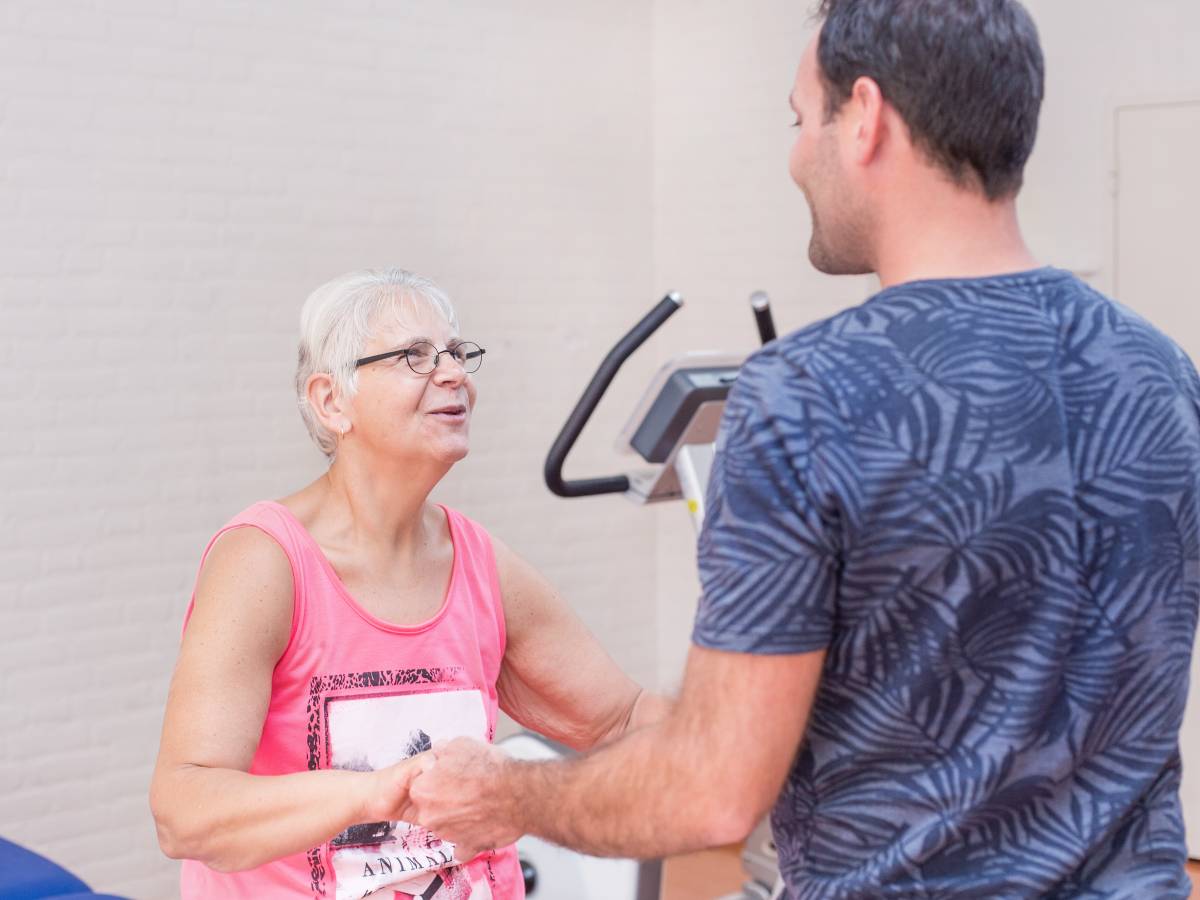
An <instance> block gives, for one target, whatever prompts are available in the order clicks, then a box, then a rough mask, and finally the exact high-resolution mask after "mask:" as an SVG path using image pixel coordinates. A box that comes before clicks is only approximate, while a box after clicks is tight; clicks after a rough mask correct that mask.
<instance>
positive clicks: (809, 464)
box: [695, 270, 1200, 898]
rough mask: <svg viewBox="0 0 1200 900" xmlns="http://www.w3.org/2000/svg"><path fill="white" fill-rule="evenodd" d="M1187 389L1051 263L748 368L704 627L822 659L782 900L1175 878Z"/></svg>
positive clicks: (784, 849)
mask: <svg viewBox="0 0 1200 900" xmlns="http://www.w3.org/2000/svg"><path fill="white" fill-rule="evenodd" d="M1198 408H1200V379H1198V378H1197V375H1196V372H1195V370H1194V368H1193V367H1192V366H1191V364H1190V362H1189V361H1188V360H1187V359H1186V357H1185V356H1184V355H1183V354H1182V353H1181V352H1180V351H1179V350H1178V349H1177V348H1176V347H1175V346H1174V345H1173V344H1172V343H1171V342H1170V341H1169V340H1167V339H1166V338H1165V337H1163V336H1162V335H1161V334H1160V333H1158V332H1157V331H1156V330H1155V329H1154V328H1152V327H1151V326H1150V325H1148V324H1147V323H1146V322H1144V321H1143V320H1141V319H1140V318H1138V317H1137V316H1136V315H1134V314H1133V313H1131V312H1129V311H1128V310H1126V309H1124V308H1122V307H1121V306H1119V305H1118V304H1116V303H1113V302H1112V301H1110V300H1108V299H1106V298H1104V297H1103V296H1101V295H1099V294H1097V293H1095V292H1094V291H1092V290H1090V289H1088V288H1087V287H1085V286H1084V285H1082V284H1081V283H1080V282H1079V281H1078V280H1076V279H1075V278H1073V277H1072V276H1070V275H1068V274H1067V273H1063V272H1058V271H1055V270H1039V271H1038V272H1034V273H1026V274H1023V275H1017V276H1006V277H1000V278H995V279H986V280H979V281H944V282H936V281H935V282H919V283H914V284H911V285H904V286H900V287H897V288H893V289H890V290H887V291H884V292H882V293H881V294H878V295H876V296H875V297H873V298H872V299H871V300H869V301H867V302H866V303H864V304H863V305H861V306H859V307H857V308H855V309H853V310H849V311H847V312H845V313H842V314H840V315H838V316H835V317H833V318H832V319H829V320H826V321H824V322H820V323H817V324H816V325H813V326H811V327H809V328H806V329H804V330H802V331H800V332H797V333H795V334H792V335H789V336H787V337H785V338H783V339H781V340H778V341H776V342H774V343H773V344H771V345H769V346H768V347H767V348H765V349H764V350H763V351H761V352H760V353H759V354H756V356H755V357H754V358H753V359H752V360H751V361H750V362H749V363H747V365H746V366H745V368H744V369H743V372H742V375H741V377H740V378H739V380H738V384H737V386H736V388H735V390H734V392H733V395H732V396H731V398H730V400H729V403H728V405H727V408H726V418H725V421H724V423H723V425H722V434H721V437H720V439H719V443H718V450H719V452H718V454H717V458H716V462H715V465H714V471H713V478H712V483H711V485H710V493H709V499H708V517H707V520H706V523H705V528H704V531H703V533H702V535H701V540H700V563H701V579H702V583H703V586H704V596H703V598H702V600H701V607H700V610H699V612H698V614H697V623H696V630H695V640H696V641H697V642H698V643H700V644H702V645H705V646H710V647H716V648H721V649H727V650H735V651H744V652H755V653H799V652H806V651H809V650H814V649H819V648H826V649H827V655H826V661H825V672H824V675H823V679H822V683H821V686H820V689H819V692H818V696H817V699H816V704H815V707H814V709H813V711H812V714H811V717H810V720H809V725H808V731H807V736H806V740H805V743H804V745H803V746H802V747H801V749H800V752H799V754H798V756H797V758H796V762H795V765H794V768H793V771H792V773H791V775H790V777H789V779H788V782H787V785H786V786H785V788H784V791H783V793H782V794H781V796H780V799H779V802H778V804H777V806H776V809H775V812H774V815H773V824H774V827H775V831H776V841H777V844H778V846H779V848H780V855H781V868H782V869H783V871H784V873H785V875H786V877H787V880H788V883H789V887H790V890H791V896H793V897H797V898H880V897H906V898H909V897H929V898H966V897H987V898H1001V897H1004V898H1007V897H1042V896H1045V897H1064V898H1065V897H1097V898H1099V897H1105V898H1126V897H1129V898H1135V897H1136V898H1141V897H1155V898H1158V897H1163V898H1166V897H1186V896H1187V886H1186V880H1185V878H1184V875H1183V872H1182V861H1183V855H1184V849H1183V830H1182V822H1181V816H1180V811H1179V800H1178V786H1179V772H1180V761H1179V755H1178V747H1177V737H1178V730H1179V724H1180V721H1181V718H1182V714H1183V703H1184V698H1185V696H1186V686H1187V673H1188V666H1189V661H1190V654H1191V648H1192V637H1193V634H1194V632H1195V627H1196V616H1197V601H1198V598H1200V510H1198V509H1197V498H1198V496H1200V491H1198V483H1197V479H1198V478H1200V416H1198V412H1197V410H1198ZM781 690H783V689H782V688H781ZM780 700H781V702H782V703H786V702H787V698H786V694H781V698H780ZM751 737H752V736H751Z"/></svg>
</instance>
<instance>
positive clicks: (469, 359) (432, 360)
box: [354, 341, 487, 375]
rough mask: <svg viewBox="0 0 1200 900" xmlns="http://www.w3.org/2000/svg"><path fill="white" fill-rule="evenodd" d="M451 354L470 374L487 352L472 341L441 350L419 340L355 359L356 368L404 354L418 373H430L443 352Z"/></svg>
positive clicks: (410, 366) (475, 370) (406, 360)
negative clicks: (401, 346) (400, 347)
mask: <svg viewBox="0 0 1200 900" xmlns="http://www.w3.org/2000/svg"><path fill="white" fill-rule="evenodd" d="M443 353H446V354H449V356H450V358H451V359H453V360H454V361H455V362H456V363H458V364H459V365H460V366H462V369H463V371H464V372H466V373H467V374H468V375H470V374H471V373H472V372H478V371H479V367H480V366H481V365H482V364H483V354H485V353H487V351H486V350H484V349H483V348H482V347H480V346H479V345H478V344H475V343H472V342H471V341H463V342H462V343H461V344H455V345H454V346H453V347H447V348H446V349H445V350H439V349H438V348H437V347H435V346H433V344H431V343H429V341H417V342H416V343H415V344H413V345H412V346H410V347H405V348H404V349H403V350H389V351H388V352H387V353H376V354H375V355H374V356H364V357H363V358H362V359H357V360H355V361H354V368H356V369H357V368H358V367H359V366H365V365H367V364H368V363H373V362H379V361H380V360H381V359H391V358H392V357H394V356H403V357H404V361H405V362H406V363H408V367H409V368H410V369H412V370H413V371H414V372H416V373H417V374H418V375H428V374H429V373H430V372H432V371H433V370H434V369H436V368H437V366H438V363H439V362H441V359H442V354H443Z"/></svg>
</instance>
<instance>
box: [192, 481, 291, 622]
mask: <svg viewBox="0 0 1200 900" xmlns="http://www.w3.org/2000/svg"><path fill="white" fill-rule="evenodd" d="M299 527H300V526H299V524H298V523H297V522H296V521H295V519H294V518H293V517H292V516H290V515H288V514H287V511H286V510H285V509H284V508H283V507H281V506H280V505H279V504H278V503H275V502H273V501H270V500H260V501H258V502H257V503H254V504H251V505H250V506H248V507H246V508H245V509H244V510H242V511H241V512H239V513H238V514H237V515H235V516H234V517H233V518H232V519H230V520H229V521H228V522H226V523H225V524H224V525H222V526H221V527H220V528H219V529H218V530H217V533H216V534H214V535H213V536H212V538H211V539H210V540H209V542H208V545H207V546H206V547H205V548H204V553H203V554H201V556H200V565H199V567H198V568H197V571H196V580H195V582H194V584H193V587H192V597H191V602H189V603H188V608H187V612H186V614H185V615H184V620H183V627H184V629H186V628H187V624H188V622H189V621H190V620H191V617H192V609H193V607H194V606H195V603H196V587H197V586H198V585H199V582H200V572H201V571H203V569H204V564H205V563H206V562H207V561H208V555H209V553H211V552H212V548H213V546H214V545H215V544H216V543H217V541H218V540H220V538H221V536H222V535H224V534H226V533H228V532H230V531H233V530H234V529H237V528H257V529H258V530H259V531H261V532H263V533H264V534H266V535H267V536H268V537H269V538H271V539H272V540H273V541H275V543H276V544H278V545H279V547H280V549H281V550H283V552H284V555H285V556H287V559H288V565H289V566H290V567H291V570H292V629H291V630H292V637H293V638H294V637H295V634H296V632H297V630H298V629H299V626H300V623H301V620H302V617H303V608H304V603H303V598H304V596H305V594H306V588H307V585H308V583H309V581H310V580H311V577H312V576H311V572H310V565H309V564H308V563H309V557H310V556H311V552H309V551H308V546H307V542H306V541H305V539H304V535H303V534H302V533H300V532H299V531H298V529H299Z"/></svg>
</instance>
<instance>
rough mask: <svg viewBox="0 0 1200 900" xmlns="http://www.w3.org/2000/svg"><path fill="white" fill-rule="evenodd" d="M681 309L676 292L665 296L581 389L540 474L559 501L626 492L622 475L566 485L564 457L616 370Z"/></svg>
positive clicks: (630, 331)
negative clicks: (561, 498)
mask: <svg viewBox="0 0 1200 900" xmlns="http://www.w3.org/2000/svg"><path fill="white" fill-rule="evenodd" d="M681 306H683V298H682V297H680V296H679V294H677V293H675V292H671V293H670V294H667V296H665V297H663V298H662V300H660V301H659V302H658V304H657V305H656V306H655V307H654V309H652V310H650V312H649V313H647V314H646V315H645V316H644V317H643V318H642V320H641V321H640V322H638V323H637V324H636V325H634V326H633V328H631V329H630V330H629V333H628V334H626V335H625V337H623V338H621V340H620V341H618V342H617V345H616V346H615V347H613V348H612V350H610V351H608V355H607V356H605V357H604V361H603V362H602V363H600V368H599V369H597V370H596V374H595V375H593V376H592V380H591V381H590V382H589V383H588V386H587V387H586V388H584V391H583V396H581V397H580V398H579V402H578V403H576V404H575V408H574V409H573V410H572V411H571V414H570V415H569V416H568V417H567V423H566V424H565V425H563V427H562V431H560V432H559V433H558V437H557V438H555V439H554V444H553V445H552V446H551V447H550V452H549V453H548V454H547V455H546V465H545V467H544V468H543V474H544V476H545V479H546V487H548V488H550V490H551V491H553V492H554V493H555V494H557V495H558V496H560V497H589V496H593V495H595V494H623V493H625V491H627V490H629V479H628V478H626V477H625V476H624V475H613V476H609V477H606V478H580V479H572V480H570V481H566V480H564V479H563V477H562V470H563V464H564V463H565V462H566V460H567V454H568V453H570V452H571V448H572V447H573V446H575V441H576V440H578V439H579V435H580V434H581V433H582V432H583V427H584V426H585V425H586V424H587V421H588V419H590V418H591V416H592V413H593V412H595V410H596V406H597V404H599V403H600V398H601V397H603V396H604V392H605V391H606V390H608V386H609V384H611V383H612V380H613V378H614V377H615V376H616V374H617V370H618V369H620V368H621V365H622V364H623V363H624V362H625V360H626V359H628V358H629V357H630V355H632V354H633V352H634V351H635V350H637V348H638V347H640V346H641V345H642V344H644V343H645V342H646V339H647V338H648V337H650V335H652V334H653V333H654V332H655V331H657V330H658V328H659V327H660V326H661V325H662V324H663V323H664V322H666V321H667V319H669V318H670V317H671V316H672V315H674V314H675V313H676V312H678V311H679V308H680V307H681Z"/></svg>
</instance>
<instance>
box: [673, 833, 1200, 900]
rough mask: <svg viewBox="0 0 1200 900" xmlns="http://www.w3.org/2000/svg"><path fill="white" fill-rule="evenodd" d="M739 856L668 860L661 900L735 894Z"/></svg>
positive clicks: (736, 851)
mask: <svg viewBox="0 0 1200 900" xmlns="http://www.w3.org/2000/svg"><path fill="white" fill-rule="evenodd" d="M741 852H742V848H741V846H732V847H718V848H717V849H715V850H701V851H700V852H699V853H688V854H685V855H683V856H672V857H671V858H670V859H668V860H667V861H666V864H665V865H664V866H663V886H662V895H661V898H662V900H713V898H715V897H724V896H726V895H727V894H732V893H734V892H736V891H737V890H738V889H740V888H741V886H742V861H741ZM1197 900H1200V897H1198V898H1197Z"/></svg>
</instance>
